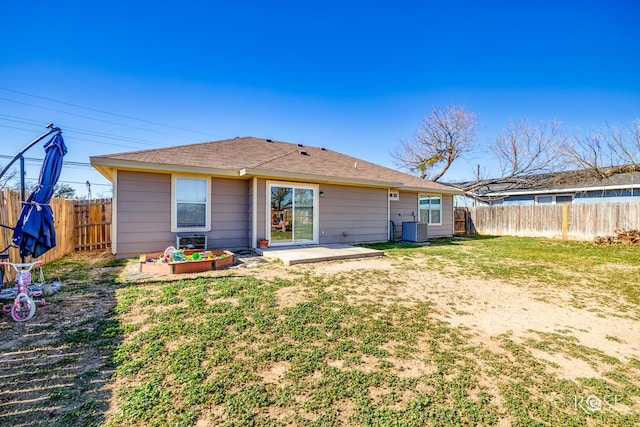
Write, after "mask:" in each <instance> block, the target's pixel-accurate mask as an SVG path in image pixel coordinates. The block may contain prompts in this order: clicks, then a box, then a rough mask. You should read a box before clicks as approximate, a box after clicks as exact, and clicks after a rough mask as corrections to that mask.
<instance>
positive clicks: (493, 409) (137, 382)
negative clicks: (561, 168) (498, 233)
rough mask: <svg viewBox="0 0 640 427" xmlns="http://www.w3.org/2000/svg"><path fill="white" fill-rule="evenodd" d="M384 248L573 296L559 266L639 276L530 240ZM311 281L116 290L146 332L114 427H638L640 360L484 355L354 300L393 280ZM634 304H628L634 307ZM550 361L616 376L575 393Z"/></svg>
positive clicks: (481, 347) (425, 305)
mask: <svg viewBox="0 0 640 427" xmlns="http://www.w3.org/2000/svg"><path fill="white" fill-rule="evenodd" d="M378 247H379V246H378ZM385 249H386V250H387V251H388V253H389V254H390V256H391V257H394V258H395V259H398V260H399V262H403V263H406V265H407V267H408V268H411V265H412V263H419V262H422V261H423V260H424V258H425V257H428V258H429V263H430V265H433V264H435V265H438V264H440V265H441V266H451V265H458V266H459V267H460V269H461V270H462V271H463V272H464V271H465V270H466V269H472V268H473V271H474V274H480V275H486V276H487V277H489V276H496V277H498V278H504V279H507V278H509V280H511V278H512V277H513V275H516V276H517V275H520V276H522V277H527V280H529V281H531V280H532V279H533V280H537V281H541V282H544V281H546V280H548V279H549V277H551V276H554V281H553V282H550V283H549V285H550V286H565V287H572V286H573V283H572V282H571V281H572V276H571V271H569V270H568V269H566V268H565V267H566V265H558V264H562V263H567V264H568V263H569V261H570V260H573V261H572V262H578V261H579V260H582V259H585V257H586V256H589V257H591V258H589V259H590V260H591V261H590V264H589V265H590V266H589V267H586V268H587V269H589V270H591V272H592V273H593V275H594V277H597V275H596V272H597V271H598V270H597V269H598V267H599V266H604V265H610V264H611V259H612V258H613V259H616V263H618V264H619V265H620V268H622V269H625V268H626V267H630V268H632V267H633V266H634V265H633V262H632V254H631V253H629V252H627V251H624V250H622V251H619V252H616V253H609V254H607V253H606V251H607V250H613V251H616V250H619V249H618V248H615V249H614V248H606V249H605V251H602V249H603V248H595V249H592V248H589V247H588V246H587V245H586V244H574V243H569V244H567V243H558V242H551V241H538V240H533V239H510V238H507V239H483V240H476V241H469V242H457V241H441V242H439V244H438V245H432V246H428V247H421V246H410V247H407V246H405V245H402V246H400V245H394V246H386V247H385ZM529 250H531V251H532V252H529ZM571 252H573V257H571V256H570V253H571ZM536 257H539V258H540V263H539V264H538V263H537V262H536V261H535V260H536ZM527 264H534V265H527ZM403 265H405V264H403ZM539 265H542V266H544V268H540V267H539ZM278 268H285V267H278ZM301 271H302V272H301ZM309 271H310V270H296V273H295V274H293V278H290V279H277V280H259V279H257V278H255V277H241V278H232V277H225V278H216V279H195V280H183V281H179V282H174V283H169V284H165V283H153V284H146V285H145V287H144V294H143V295H140V294H137V291H134V290H133V289H134V288H126V289H121V290H119V295H118V297H119V301H120V303H119V304H118V306H117V307H116V311H118V312H120V313H122V316H121V319H122V321H123V322H124V323H125V324H136V325H141V327H140V328H138V329H136V330H134V331H132V332H131V333H128V334H127V336H126V339H125V342H124V343H123V345H122V346H120V347H119V348H118V349H117V351H116V353H115V361H116V372H117V378H118V380H117V390H118V392H117V401H118V411H117V412H116V413H115V414H114V416H113V417H111V418H110V419H109V420H108V421H107V425H114V426H115V425H158V426H159V425H195V424H196V422H198V421H200V422H201V423H208V424H209V425H229V426H232V425H269V426H271V425H309V426H320V425H322V426H324V425H328V426H331V425H336V426H338V425H363V426H364V425H378V426H397V425H404V426H421V425H439V426H448V425H450V426H453V425H495V424H497V423H498V422H499V421H501V420H502V421H506V422H507V423H510V424H513V425H525V426H529V425H531V426H533V425H536V426H537V425H576V426H580V425H603V426H604V425H607V426H608V425H633V424H637V423H640V415H638V409H640V407H639V405H640V389H639V381H640V374H639V371H638V369H637V366H636V365H637V364H638V362H637V360H635V359H632V360H631V361H630V362H623V361H620V360H618V359H616V358H614V357H611V356H608V355H606V354H604V353H602V352H601V351H599V350H596V349H593V348H589V347H587V346H585V345H583V344H580V343H579V342H578V341H577V340H576V339H575V338H573V337H572V336H571V335H570V334H569V333H567V332H566V331H560V332H558V333H555V334H543V333H539V334H534V335H533V337H532V338H530V339H528V340H525V341H518V340H514V339H513V338H512V337H511V336H510V335H508V334H505V335H503V336H499V337H495V338H493V339H492V342H491V343H486V344H485V343H484V342H482V341H481V340H478V338H477V336H476V335H475V334H474V333H473V332H472V331H469V330H468V329H466V328H462V327H452V326H451V325H450V324H448V323H446V322H444V321H442V320H438V316H436V311H437V310H436V308H435V307H433V306H432V305H431V304H430V303H429V302H428V301H427V302H424V301H423V302H415V301H414V302H412V304H403V303H402V301H399V302H394V300H393V299H392V300H390V301H389V300H387V301H385V302H384V303H381V302H378V301H376V299H375V297H377V295H373V296H374V298H372V299H366V298H365V299H361V300H357V301H354V299H353V293H354V289H358V288H364V289H369V288H367V287H368V286H372V284H375V281H376V280H378V281H385V280H388V279H389V278H388V277H385V275H384V274H379V272H372V274H363V272H362V271H357V272H351V273H349V272H346V273H345V272H342V273H340V274H335V275H330V274H325V275H320V276H317V275H313V274H310V273H309ZM617 274H618V273H617V272H614V273H613V275H614V276H616V275H617ZM634 274H637V273H634ZM609 280H610V278H609V277H600V279H598V280H596V281H595V282H594V283H593V286H595V287H596V288H597V289H599V290H602V289H604V288H605V287H607V286H608V283H609ZM623 289H624V288H623V287H618V288H616V289H613V290H612V291H613V292H614V293H615V292H621V291H622V290H623ZM134 293H135V294H137V296H136V298H138V301H137V304H132V303H131V300H132V294H134ZM629 295H630V297H629V299H628V300H627V304H629V305H632V304H635V302H634V301H635V300H634V299H633V297H632V296H633V293H629ZM287 297H290V298H294V300H293V302H289V301H288V300H287V299H286V298H287ZM607 339H612V338H611V337H608V338H607ZM489 344H490V345H489ZM540 351H544V352H546V353H548V354H561V355H562V357H567V358H577V359H580V360H582V361H584V362H585V363H586V364H588V365H589V366H591V365H593V366H597V367H599V368H600V369H604V370H605V374H604V375H603V376H602V377H601V378H600V377H599V378H594V377H579V378H577V379H567V378H565V377H563V376H560V375H558V374H557V373H556V372H555V371H554V368H557V365H556V364H555V363H554V362H553V361H550V360H548V359H545V358H540V357H538V355H537V353H536V352H540ZM589 399H591V400H589ZM596 399H599V402H600V406H597V405H596V404H597V403H598V401H597V400H596ZM614 404H615V406H614Z"/></svg>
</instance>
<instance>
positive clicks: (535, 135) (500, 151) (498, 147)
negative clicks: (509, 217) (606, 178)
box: [462, 120, 566, 193]
mask: <svg viewBox="0 0 640 427" xmlns="http://www.w3.org/2000/svg"><path fill="white" fill-rule="evenodd" d="M565 140H566V137H565V136H564V133H563V131H562V129H561V127H560V124H559V123H558V122H551V123H549V124H545V123H541V124H540V125H539V126H537V127H534V126H532V125H531V124H530V123H529V122H528V121H526V120H509V122H508V123H507V127H506V128H505V129H504V130H502V131H501V132H500V133H499V134H498V135H497V136H496V138H495V140H494V142H493V144H491V147H490V150H491V152H492V153H493V154H494V156H495V157H496V158H497V160H498V162H499V163H500V168H501V173H500V176H499V177H494V178H489V179H481V178H480V176H479V172H478V177H477V181H476V182H472V183H468V184H466V185H463V186H462V188H463V189H464V190H465V191H467V193H474V192H475V191H476V190H478V189H480V188H483V187H484V188H488V187H489V186H495V185H500V186H501V190H502V191H505V190H508V189H511V188H513V187H532V186H533V185H535V182H537V181H538V180H535V179H533V176H534V175H540V174H545V173H551V172H556V171H559V170H561V169H562V168H563V166H564V163H565V162H564V160H563V155H562V147H563V145H564V143H565Z"/></svg>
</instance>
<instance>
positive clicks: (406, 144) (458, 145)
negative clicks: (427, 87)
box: [391, 105, 478, 181]
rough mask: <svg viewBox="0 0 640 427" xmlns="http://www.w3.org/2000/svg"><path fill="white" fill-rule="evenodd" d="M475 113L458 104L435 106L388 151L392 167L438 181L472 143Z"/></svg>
mask: <svg viewBox="0 0 640 427" xmlns="http://www.w3.org/2000/svg"><path fill="white" fill-rule="evenodd" d="M477 130H478V122H477V120H476V116H475V114H473V113H470V112H468V111H466V110H465V108H464V107H461V106H453V105H449V106H446V107H435V108H434V109H433V111H432V112H431V114H429V115H428V116H427V117H425V118H424V119H423V120H422V122H420V125H419V128H418V130H417V131H416V133H415V135H414V137H413V138H412V139H411V140H409V141H402V142H401V143H400V144H399V146H398V147H397V148H396V149H395V151H394V152H392V153H391V156H392V157H393V159H394V162H395V164H396V166H398V167H399V168H401V169H404V170H407V171H409V172H410V173H413V174H415V175H418V176H420V178H422V179H427V178H428V179H431V180H432V181H438V180H439V179H440V178H442V176H443V175H444V174H445V173H446V172H447V170H448V169H449V167H450V166H451V164H452V163H453V162H454V161H455V160H456V159H458V158H460V157H461V156H463V155H464V154H466V153H468V152H470V151H471V149H472V148H473V144H474V143H475V142H476V136H477Z"/></svg>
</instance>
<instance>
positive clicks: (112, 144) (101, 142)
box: [0, 124, 139, 149]
mask: <svg viewBox="0 0 640 427" xmlns="http://www.w3.org/2000/svg"><path fill="white" fill-rule="evenodd" d="M0 127H3V128H7V129H17V130H21V131H25V132H29V133H33V131H32V130H30V129H24V128H19V127H16V126H9V125H2V124H0ZM63 131H64V129H63ZM79 139H81V140H83V141H86V142H95V143H97V144H103V145H110V146H113V147H123V148H132V149H137V148H139V147H135V146H132V145H123V144H115V143H113V142H105V141H97V140H95V139H88V138H79Z"/></svg>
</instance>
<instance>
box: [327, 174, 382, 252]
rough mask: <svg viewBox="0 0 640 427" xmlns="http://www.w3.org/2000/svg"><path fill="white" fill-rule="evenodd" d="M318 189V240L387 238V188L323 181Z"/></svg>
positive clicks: (333, 241) (354, 240)
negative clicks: (353, 185)
mask: <svg viewBox="0 0 640 427" xmlns="http://www.w3.org/2000/svg"><path fill="white" fill-rule="evenodd" d="M320 191H323V192H324V194H325V196H324V197H322V198H320V199H319V201H318V202H319V204H318V210H319V215H320V216H319V219H320V225H319V234H320V235H319V242H320V243H321V244H327V243H356V242H381V241H387V240H388V237H387V226H388V223H387V221H388V217H387V198H388V193H387V189H380V188H363V187H349V186H340V185H327V184H324V185H320ZM345 234H346V236H345Z"/></svg>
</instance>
